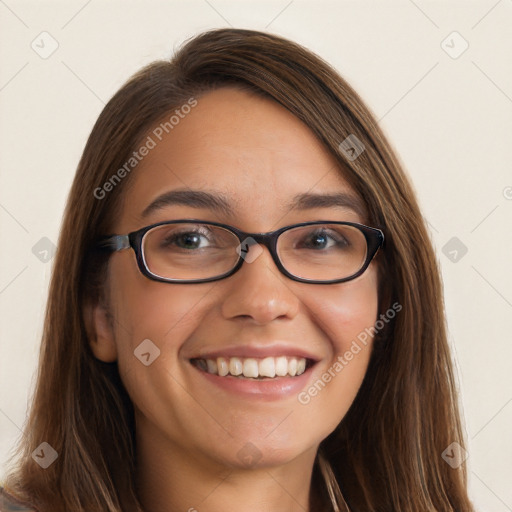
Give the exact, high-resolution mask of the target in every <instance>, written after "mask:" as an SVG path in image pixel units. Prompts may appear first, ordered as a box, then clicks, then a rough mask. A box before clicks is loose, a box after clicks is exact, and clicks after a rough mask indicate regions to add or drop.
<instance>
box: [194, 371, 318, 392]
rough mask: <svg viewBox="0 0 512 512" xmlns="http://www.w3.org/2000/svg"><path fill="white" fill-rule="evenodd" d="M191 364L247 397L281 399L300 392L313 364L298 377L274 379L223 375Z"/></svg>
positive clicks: (207, 378) (220, 385)
mask: <svg viewBox="0 0 512 512" xmlns="http://www.w3.org/2000/svg"><path fill="white" fill-rule="evenodd" d="M191 366H192V367H193V368H194V369H195V370H196V371H197V372H199V373H200V374H201V375H202V376H203V377H204V378H205V379H206V380H207V381H208V382H211V383H212V384H215V385H216V386H218V387H220V388H221V389H224V390H226V391H229V392H230V393H234V394H237V395H240V396H244V397H246V398H251V397H252V398H259V399H266V400H280V399H283V398H288V397H290V396H294V395H297V394H298V393H300V392H301V391H302V390H303V389H304V387H305V386H306V384H307V381H308V379H309V377H310V375H311V370H312V368H313V367H312V366H311V367H309V368H308V369H306V371H305V372H304V373H303V374H301V375H299V376H297V377H275V378H273V379H270V378H269V379H265V380H252V379H244V378H239V377H233V376H232V375H231V376H226V377H221V376H220V375H216V374H214V373H208V372H205V371H203V370H200V369H199V368H197V367H196V366H194V365H193V364H191Z"/></svg>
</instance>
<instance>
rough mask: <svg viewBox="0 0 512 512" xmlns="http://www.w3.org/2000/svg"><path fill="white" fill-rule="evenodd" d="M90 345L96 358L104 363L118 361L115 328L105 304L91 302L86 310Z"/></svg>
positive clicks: (85, 315)
mask: <svg viewBox="0 0 512 512" xmlns="http://www.w3.org/2000/svg"><path fill="white" fill-rule="evenodd" d="M84 317H85V324H86V330H87V337H88V339H89V345H90V347H91V350H92V352H93V354H94V357H96V359H99V360H100V361H103V362H104V363H112V362H114V361H117V346H116V342H115V337H114V329H113V327H112V324H111V322H110V319H109V314H108V311H107V309H106V307H105V306H103V305H101V304H95V305H92V304H89V305H87V306H85V311H84Z"/></svg>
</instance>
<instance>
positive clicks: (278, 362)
mask: <svg viewBox="0 0 512 512" xmlns="http://www.w3.org/2000/svg"><path fill="white" fill-rule="evenodd" d="M196 361H197V363H198V365H199V366H200V367H201V368H202V369H204V370H206V371H207V372H208V373H213V374H216V375H220V376H221V377H225V376H226V375H234V376H242V375H243V376H244V377H252V378H258V377H285V376H286V375H290V376H291V377H295V376H296V375H301V374H303V373H304V371H305V370H306V359H305V358H304V357H287V356H279V357H265V358H264V359H254V358H252V357H247V358H242V357H217V358H216V359H197V360H196Z"/></svg>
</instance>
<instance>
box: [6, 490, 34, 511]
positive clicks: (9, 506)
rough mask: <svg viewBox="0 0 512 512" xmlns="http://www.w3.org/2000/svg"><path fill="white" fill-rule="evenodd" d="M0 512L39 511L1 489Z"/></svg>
mask: <svg viewBox="0 0 512 512" xmlns="http://www.w3.org/2000/svg"><path fill="white" fill-rule="evenodd" d="M0 512H37V510H36V509H35V508H33V507H31V506H30V505H29V504H27V503H23V502H22V501H19V500H18V499H16V498H15V497H14V496H12V495H11V494H9V493H8V492H7V491H6V490H5V489H4V488H3V487H0Z"/></svg>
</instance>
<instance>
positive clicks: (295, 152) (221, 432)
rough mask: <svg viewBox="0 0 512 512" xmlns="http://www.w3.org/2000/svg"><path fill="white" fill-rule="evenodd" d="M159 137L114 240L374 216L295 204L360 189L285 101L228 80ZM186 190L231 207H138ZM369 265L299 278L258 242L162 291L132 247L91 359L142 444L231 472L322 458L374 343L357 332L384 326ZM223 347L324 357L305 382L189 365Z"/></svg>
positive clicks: (116, 259)
mask: <svg viewBox="0 0 512 512" xmlns="http://www.w3.org/2000/svg"><path fill="white" fill-rule="evenodd" d="M164 135H165V132H164ZM345 136H346V134H345V135H343V134H340V140H343V138H345ZM153 139H155V141H156V142H157V144H156V146H155V147H154V148H153V149H151V150H150V151H149V154H148V155H147V156H145V157H144V158H143V160H142V161H141V162H140V163H139V164H138V166H137V167H136V169H135V170H134V171H133V172H132V175H131V176H130V177H129V178H127V179H130V180H131V183H130V186H129V187H128V188H127V189H126V191H125V196H124V202H123V207H122V210H121V214H120V216H119V217H118V218H117V219H115V222H114V232H115V233H119V234H124V233H128V232H131V231H134V230H137V229H140V228H141V227H144V226H147V225H150V224H153V223H157V222H161V221H167V220H173V219H186V218H195V219H201V220H205V221H217V222H222V223H225V224H229V225H232V226H234V227H237V228H239V229H241V230H243V231H246V232H254V233H258V232H267V231H272V230H276V229H278V228H280V227H282V226H286V225H290V224H294V223H300V222H305V221H315V220H332V221H352V222H361V223H363V222H365V219H364V217H363V216H362V215H364V213H361V211H363V212H364V205H361V206H362V210H361V211H356V210H357V209H356V210H354V209H351V208H349V207H348V206H343V205H342V204H339V205H335V206H332V205H331V206H329V205H327V203H325V204H324V205H323V206H317V207H308V208H305V207H303V206H305V205H304V204H302V205H298V206H296V207H291V206H290V205H292V204H293V203H294V202H295V201H296V199H297V196H300V195H303V194H312V195H333V194H347V195H349V196H351V197H353V198H355V199H356V200H357V197H356V195H355V193H354V190H353V189H352V188H351V187H349V186H348V184H347V183H346V182H345V181H344V180H343V179H342V177H341V176H340V170H339V168H338V167H337V165H336V163H335V161H334V160H333V158H332V157H331V156H329V154H327V153H326V151H325V150H324V149H323V147H322V146H321V144H320V143H319V142H318V140H317V139H316V138H315V137H314V136H313V134H312V133H311V132H310V130H309V129H308V128H307V127H306V126H305V125H304V124H303V123H302V122H300V121H299V120H298V119H297V118H295V117H294V116H293V115H292V114H291V113H290V112H288V111H287V110H285V109H284V108H283V107H281V106H280V105H278V104H276V103H275V102H272V101H269V100H267V99H263V98H261V97H257V96H253V95H249V94H248V93H246V92H243V91H241V90H237V89H234V88H222V89H219V90H216V91H214V92H211V93H208V94H207V95H205V96H203V97H201V98H200V99H198V103H197V106H195V107H194V108H192V109H191V111H190V113H188V114H187V115H185V116H183V118H182V119H181V118H180V120H179V123H177V124H176V125H175V126H174V127H173V129H172V131H169V134H168V135H165V137H162V140H161V141H158V139H157V138H156V137H155V136H153ZM176 190H181V191H202V192H207V193H208V194H211V195H213V196H217V195H219V196H222V197H223V198H224V199H225V200H226V201H227V202H228V203H229V204H228V206H229V208H230V210H231V213H229V212H228V211H226V210H227V209H226V208H215V207H214V205H213V206H212V205H209V204H208V203H207V202H205V201H203V202H202V203H201V204H180V203H171V202H169V203H166V202H165V201H159V202H158V204H156V206H155V207H153V208H152V209H151V211H150V212H149V213H146V214H144V213H143V212H144V211H145V210H146V209H147V208H148V206H149V205H151V204H152V203H153V202H154V201H155V200H156V199H157V198H159V197H160V196H161V195H162V194H165V193H167V192H169V191H176ZM310 206H311V205H310ZM251 250H253V249H252V248H251ZM375 265H376V263H372V264H371V265H370V267H369V268H368V269H367V270H366V272H365V273H364V274H363V275H361V276H360V277H358V278H356V279H354V280H352V281H349V282H346V283H339V284H330V285H319V284H316V285H315V284H307V283H300V282H295V281H293V280H291V279H289V278H287V277H285V276H284V275H283V274H281V273H280V272H279V270H278V268H277V267H276V265H275V263H274V262H273V260H272V258H271V256H270V253H269V252H268V250H267V249H266V248H263V250H262V251H261V253H260V254H259V255H258V256H257V257H256V259H255V260H254V261H252V262H250V263H249V262H247V261H246V262H244V264H243V265H242V268H241V269H240V270H239V271H238V272H237V273H235V274H234V275H232V276H230V277H228V278H225V279H223V280H219V281H216V282H210V283H202V284H168V283H161V282H156V281H152V280H150V279H148V278H146V277H144V276H143V275H142V274H141V273H140V272H139V270H138V267H137V264H136V260H135V255H134V252H133V251H132V250H125V251H119V252H117V253H114V254H113V255H112V257H111V260H110V266H109V280H108V294H109V301H108V302H109V308H110V313H111V315H112V316H113V322H112V325H113V327H112V330H111V331H109V330H108V329H105V325H104V324H103V328H102V327H100V325H101V321H100V322H99V323H98V320H97V330H98V331H99V332H100V334H99V336H98V337H97V339H96V341H95V342H93V343H92V346H93V350H94V351H95V354H96V355H97V357H99V358H102V359H104V360H112V359H116V358H117V360H118V363H119V368H120V373H121V377H122V379H123V382H124V384H125V386H126V388H127V391H128V393H129V395H130V397H131V398H132V400H133V403H134V406H135V412H136V421H137V439H138V443H140V444H141V446H145V445H149V444H151V443H158V446H160V447H161V449H162V450H165V449H169V450H174V451H175V453H179V452H180V451H182V453H184V451H186V453H187V456H188V457H191V458H193V459H195V460H198V461H202V462H203V463H206V462H208V463H214V464H221V465H223V466H225V465H229V466H231V467H233V466H235V467H236V466H240V467H242V466H247V465H248V464H249V465H252V466H258V465H259V466H272V465H276V464H282V463H286V462H287V461H291V460H292V459H295V458H297V457H299V456H311V454H314V453H316V449H317V448H318V445H319V443H320V442H321V441H322V440H323V439H324V438H325V437H326V436H327V435H328V434H329V433H331V432H332V431H333V430H334V429H335V427H336V426H337V425H338V424H339V423H340V421H341V420H342V418H343V417H344V415H345V414H346V412H347V410H348V409H349V407H350V405H351V403H352V402H353V400H354V398H355V396H356V394H357V391H358V389H359V387H360V385H361V382H362V380H363V377H364V374H365V371H366V368H367V364H368V359H369V356H370V352H371V337H368V336H366V339H367V341H366V345H365V344H364V343H361V342H360V341H357V340H358V339H359V340H360V339H362V338H361V334H362V333H364V332H365V329H368V328H369V327H372V326H373V325H374V323H375V321H376V319H377V304H378V297H377V271H376V267H375ZM98 311H99V309H98ZM96 318H101V313H99V315H97V316H96ZM358 336H359V338H358ZM363 337H364V336H363ZM144 340H150V341H149V342H148V341H144ZM354 341H356V344H354ZM143 342H144V344H143V345H141V343H143ZM356 346H357V347H358V350H357V349H356V348H355V347H356ZM138 347H139V348H138ZM158 351H159V352H158ZM141 353H143V354H145V355H144V356H142V357H141ZM148 354H149V355H148ZM219 354H221V355H223V356H225V357H226V358H227V359H229V356H230V355H232V356H245V357H246V358H250V359H256V360H257V362H258V363H259V362H260V361H261V359H263V358H264V357H275V358H279V357H280V356H281V357H284V356H286V357H287V359H286V364H289V363H288V361H289V358H290V357H293V356H297V357H298V358H300V357H305V356H307V357H308V358H310V359H312V360H314V361H315V364H314V365H313V366H312V367H311V368H308V369H307V370H306V371H305V372H304V373H303V374H302V375H300V376H295V377H291V376H288V377H275V378H273V379H270V378H267V379H266V380H254V379H247V378H243V377H233V376H224V377H222V376H219V375H214V374H208V373H207V372H205V371H204V370H202V369H200V368H198V367H197V366H195V365H194V364H192V363H191V359H194V358H207V356H210V357H209V358H210V359H215V358H216V356H217V355H219ZM137 355H138V357H137ZM139 358H140V359H139ZM141 359H142V361H141ZM243 361H244V358H243V357H242V363H243ZM276 361H277V360H276V359H275V360H274V363H276ZM144 363H146V364H144ZM279 364H281V365H283V360H282V359H281V363H279ZM292 366H293V363H292ZM292 373H293V370H292ZM329 376H330V377H329ZM242 379H244V380H242ZM315 383H316V384H315Z"/></svg>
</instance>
